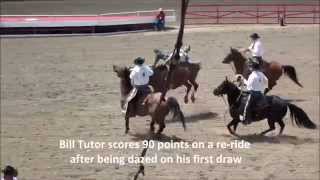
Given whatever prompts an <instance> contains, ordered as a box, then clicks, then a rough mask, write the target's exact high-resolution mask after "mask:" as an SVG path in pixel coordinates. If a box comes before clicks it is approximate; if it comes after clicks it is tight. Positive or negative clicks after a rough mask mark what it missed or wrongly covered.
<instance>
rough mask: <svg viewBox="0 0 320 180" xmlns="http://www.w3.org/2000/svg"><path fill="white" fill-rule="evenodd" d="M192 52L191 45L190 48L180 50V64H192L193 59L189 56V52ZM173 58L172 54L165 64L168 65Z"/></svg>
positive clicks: (185, 47)
mask: <svg viewBox="0 0 320 180" xmlns="http://www.w3.org/2000/svg"><path fill="white" fill-rule="evenodd" d="M190 50H191V47H190V45H188V46H184V47H183V48H181V49H180V52H179V56H180V60H179V61H180V62H181V63H190V62H191V58H190V56H189V54H188V53H189V51H190ZM172 56H173V52H172V53H170V54H169V55H168V56H167V57H166V59H165V61H164V62H165V64H167V63H168V62H169V61H170V60H171V59H172Z"/></svg>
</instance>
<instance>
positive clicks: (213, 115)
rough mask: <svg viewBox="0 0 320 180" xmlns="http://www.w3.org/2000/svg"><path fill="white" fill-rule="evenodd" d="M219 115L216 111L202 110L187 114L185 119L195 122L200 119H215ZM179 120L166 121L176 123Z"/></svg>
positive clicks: (188, 121) (187, 121)
mask: <svg viewBox="0 0 320 180" xmlns="http://www.w3.org/2000/svg"><path fill="white" fill-rule="evenodd" d="M217 116H218V114H217V113H214V112H202V113H197V114H192V115H189V116H185V121H186V123H187V126H188V123H195V122H198V121H203V120H210V119H214V118H216V117H217ZM175 122H177V121H173V120H172V121H166V123H175Z"/></svg>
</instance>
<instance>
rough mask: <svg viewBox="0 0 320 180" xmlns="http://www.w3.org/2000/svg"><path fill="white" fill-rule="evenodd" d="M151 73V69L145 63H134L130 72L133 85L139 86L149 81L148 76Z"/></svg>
mask: <svg viewBox="0 0 320 180" xmlns="http://www.w3.org/2000/svg"><path fill="white" fill-rule="evenodd" d="M152 75H153V71H152V69H151V68H150V67H149V66H147V65H142V66H138V65H135V66H134V67H133V69H132V70H131V73H130V79H131V82H132V84H133V85H136V86H141V85H147V84H148V83H149V77H150V76H152Z"/></svg>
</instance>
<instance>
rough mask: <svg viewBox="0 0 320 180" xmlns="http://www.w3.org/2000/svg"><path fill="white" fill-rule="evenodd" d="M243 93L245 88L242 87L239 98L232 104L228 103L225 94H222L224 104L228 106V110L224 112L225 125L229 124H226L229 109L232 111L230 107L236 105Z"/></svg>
mask: <svg viewBox="0 0 320 180" xmlns="http://www.w3.org/2000/svg"><path fill="white" fill-rule="evenodd" d="M242 93H243V90H242V89H240V94H239V95H238V97H237V99H236V100H235V102H234V103H233V104H231V105H228V103H227V102H226V100H225V99H224V96H223V95H222V96H221V98H222V100H223V102H224V104H225V105H226V106H227V108H226V110H225V111H224V113H223V119H224V123H225V125H227V124H226V114H227V113H228V111H230V109H232V108H233V107H234V105H235V104H236V103H237V102H238V101H239V100H240V98H241V95H242Z"/></svg>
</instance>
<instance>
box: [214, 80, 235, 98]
mask: <svg viewBox="0 0 320 180" xmlns="http://www.w3.org/2000/svg"><path fill="white" fill-rule="evenodd" d="M234 87H236V86H235V85H234V84H233V83H232V82H231V81H229V79H228V77H227V76H226V79H225V80H224V81H222V83H221V84H220V85H219V86H218V87H216V88H215V89H214V90H213V94H214V95H215V96H222V95H224V94H228V93H229V92H230V91H232V90H233V89H234Z"/></svg>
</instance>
